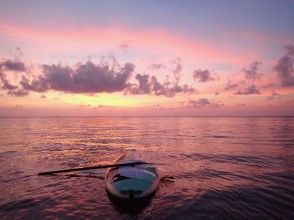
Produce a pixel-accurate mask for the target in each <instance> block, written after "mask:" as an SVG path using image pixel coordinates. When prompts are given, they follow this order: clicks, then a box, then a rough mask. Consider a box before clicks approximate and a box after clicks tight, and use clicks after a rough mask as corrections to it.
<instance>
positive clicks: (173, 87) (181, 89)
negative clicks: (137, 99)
mask: <svg viewBox="0 0 294 220" xmlns="http://www.w3.org/2000/svg"><path fill="white" fill-rule="evenodd" d="M135 79H136V80H137V81H138V84H132V85H130V86H129V88H127V92H126V93H128V94H133V95H138V94H151V95H156V96H161V95H162V96H167V97H173V96H175V95H176V94H178V93H192V92H194V89H193V88H191V87H189V86H188V85H186V84H185V85H182V86H179V85H178V84H177V83H171V82H165V83H160V82H159V81H158V80H157V78H156V77H155V76H150V75H148V74H137V75H136V76H135Z"/></svg>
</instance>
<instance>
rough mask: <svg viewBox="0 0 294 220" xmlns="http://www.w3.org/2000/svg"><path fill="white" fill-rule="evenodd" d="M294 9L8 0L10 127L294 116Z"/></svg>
mask: <svg viewBox="0 0 294 220" xmlns="http://www.w3.org/2000/svg"><path fill="white" fill-rule="evenodd" d="M293 9H294V2H293V1H278V0H277V1H268V0H267V1H180V0H177V1H176V0H173V1H164V0H162V1H130V0H129V1H126V0H124V1H90V0H87V1H69V0H68V1H65V0H62V1H25V2H24V1H14V0H12V1H0V42H1V44H0V116H54V115H66V116H70V115H75V116H78V115H81V116H93V115H94V116H114V115H117V116H120V115H131V116H132V115H166V116H170V115H177V116H181V115H182V116H190V115H194V116H197V115H199V116H203V115H212V116H214V115H294V73H293V60H294V26H293V21H294V14H293Z"/></svg>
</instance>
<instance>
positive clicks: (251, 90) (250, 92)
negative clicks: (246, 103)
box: [234, 84, 261, 95]
mask: <svg viewBox="0 0 294 220" xmlns="http://www.w3.org/2000/svg"><path fill="white" fill-rule="evenodd" d="M234 94H235V95H254V94H255V95H260V94H261V92H260V91H259V90H258V89H257V87H256V86H255V85H253V84H252V85H250V86H248V87H246V88H245V89H243V90H238V91H237V92H235V93H234Z"/></svg>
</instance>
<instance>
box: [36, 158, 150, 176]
mask: <svg viewBox="0 0 294 220" xmlns="http://www.w3.org/2000/svg"><path fill="white" fill-rule="evenodd" d="M140 164H150V163H148V162H143V161H138V162H132V163H122V164H108V165H100V166H92V167H77V168H72V169H66V170H53V171H47V172H41V173H38V176H42V175H52V174H55V173H66V172H73V171H82V170H94V169H104V168H111V167H122V166H133V165H140Z"/></svg>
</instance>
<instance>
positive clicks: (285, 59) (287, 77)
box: [274, 45, 294, 87]
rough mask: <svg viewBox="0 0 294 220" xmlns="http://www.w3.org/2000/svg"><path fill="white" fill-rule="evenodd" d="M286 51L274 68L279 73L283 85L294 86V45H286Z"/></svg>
mask: <svg viewBox="0 0 294 220" xmlns="http://www.w3.org/2000/svg"><path fill="white" fill-rule="evenodd" d="M285 51H286V54H285V55H284V56H282V57H281V58H280V59H279V60H278V62H277V64H276V65H275V66H274V70H275V71H277V73H278V79H279V80H280V83H281V86H284V87H289V86H294V71H293V62H294V46H292V45H288V46H286V47H285Z"/></svg>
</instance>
